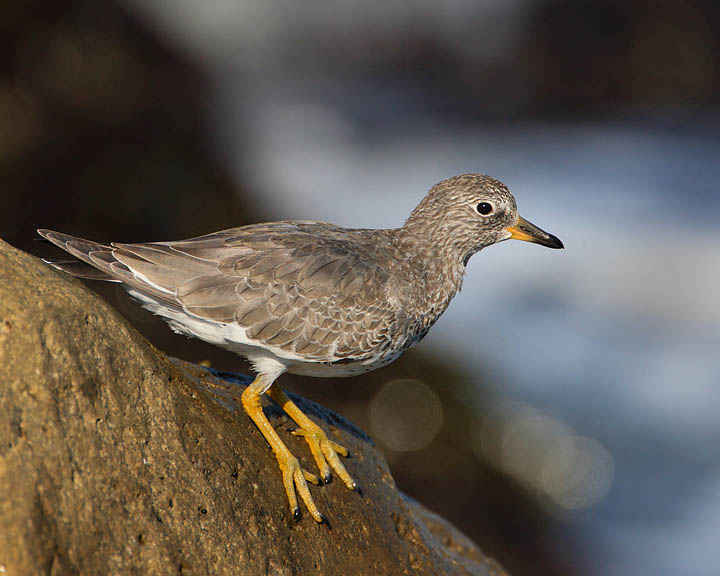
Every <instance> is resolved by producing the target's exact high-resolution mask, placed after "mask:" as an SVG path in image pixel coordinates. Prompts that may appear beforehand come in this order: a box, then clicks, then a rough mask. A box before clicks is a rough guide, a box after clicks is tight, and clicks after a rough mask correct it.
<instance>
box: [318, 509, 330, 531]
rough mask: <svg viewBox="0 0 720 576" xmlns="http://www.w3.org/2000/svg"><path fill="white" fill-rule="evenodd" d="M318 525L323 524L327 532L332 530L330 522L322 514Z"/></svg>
mask: <svg viewBox="0 0 720 576" xmlns="http://www.w3.org/2000/svg"><path fill="white" fill-rule="evenodd" d="M320 524H325V525H326V526H327V527H328V530H332V526H330V520H328V519H327V517H326V516H325V515H324V514H323V513H322V512H321V513H320Z"/></svg>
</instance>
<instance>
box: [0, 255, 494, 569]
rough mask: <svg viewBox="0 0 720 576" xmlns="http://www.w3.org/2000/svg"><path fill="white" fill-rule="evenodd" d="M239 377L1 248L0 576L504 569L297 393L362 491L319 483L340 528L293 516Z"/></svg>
mask: <svg viewBox="0 0 720 576" xmlns="http://www.w3.org/2000/svg"><path fill="white" fill-rule="evenodd" d="M247 381H248V379H247V378H246V377H244V376H232V375H227V374H222V373H218V372H214V371H212V370H208V369H205V368H202V367H200V366H196V365H193V364H188V363H186V362H182V361H179V360H171V359H168V358H167V357H165V356H164V355H163V354H161V353H160V352H159V351H158V350H156V349H155V348H154V347H153V346H152V345H151V344H149V343H148V342H147V341H146V340H145V339H144V338H143V337H142V336H140V335H139V334H138V333H137V332H136V331H135V330H134V329H133V328H132V327H131V326H130V325H129V324H128V323H127V322H126V321H125V320H123V319H122V318H121V317H120V316H119V315H118V314H117V313H116V312H115V311H114V310H113V309H112V308H111V307H110V306H109V305H108V304H106V303H105V302H104V301H103V300H102V299H101V298H99V297H98V296H96V295H94V294H93V293H92V292H90V291H89V290H87V289H86V288H85V287H84V286H83V285H82V284H81V283H80V282H78V281H75V280H72V279H69V278H66V277H64V276H62V275H61V274H60V273H58V272H55V271H54V270H52V269H50V268H49V267H48V266H46V265H45V264H43V263H42V262H41V261H40V260H38V259H36V258H34V257H32V256H29V255H27V254H24V253H22V252H20V251H17V250H15V249H13V248H11V247H10V246H8V245H7V244H5V243H3V242H2V241H0V518H1V519H2V523H1V529H0V570H4V571H5V573H7V574H23V575H25V574H40V573H43V574H53V575H56V574H131V573H141V574H171V573H178V574H179V573H182V574H282V575H284V574H288V575H290V574H301V575H304V574H484V575H502V574H505V572H504V571H503V570H502V569H501V568H500V567H499V566H497V565H496V564H495V563H494V562H493V561H492V560H490V559H488V558H487V557H486V556H484V555H483V553H482V552H481V551H480V550H479V549H478V548H477V547H476V546H475V545H474V544H473V543H472V542H471V541H470V540H468V539H467V538H466V537H465V536H464V535H463V534H461V533H460V532H458V531H457V530H456V529H455V528H454V527H453V526H451V525H450V524H448V523H447V522H446V521H444V520H443V519H441V518H440V517H438V516H436V515H435V514H433V513H432V512H430V511H428V510H427V509H425V508H424V507H423V506H421V505H420V504H418V503H416V502H413V501H411V500H409V499H408V498H406V497H404V496H403V495H402V494H401V493H400V492H398V490H397V488H396V486H395V483H394V481H393V479H392V476H391V475H390V472H389V470H388V467H387V464H386V463H385V460H384V459H383V457H382V456H381V455H380V453H379V452H377V451H376V450H375V448H374V447H373V445H372V443H371V442H370V441H369V439H368V438H367V437H366V436H365V435H364V434H363V433H362V432H360V431H359V430H358V429H356V428H355V427H354V426H353V425H352V424H350V423H349V422H347V421H346V420H344V419H343V418H342V417H340V416H338V415H337V414H334V413H332V412H330V411H328V410H326V409H324V408H322V407H321V406H319V405H317V404H314V403H312V402H309V401H307V400H300V399H298V401H299V402H302V406H303V407H304V408H305V409H306V410H307V411H308V413H309V414H310V415H311V416H313V417H314V419H315V420H317V421H319V422H320V423H321V424H322V425H323V426H324V427H325V428H326V429H330V431H331V434H332V435H335V436H337V437H338V438H339V441H341V442H342V443H343V444H344V445H345V446H347V448H348V449H349V450H350V451H351V454H352V458H351V459H350V460H348V461H347V463H348V469H349V471H350V473H351V474H353V476H354V477H355V479H356V480H358V482H359V483H360V484H361V486H362V488H363V490H364V496H363V497H360V496H358V495H357V494H354V493H352V492H349V491H348V490H347V489H346V488H345V487H344V486H343V485H342V484H341V483H339V482H334V483H332V484H330V485H328V486H323V487H311V489H312V491H313V495H314V497H315V499H316V502H317V503H318V505H319V506H320V508H321V510H323V511H324V512H325V514H326V515H327V516H328V518H329V520H330V522H331V524H332V528H328V527H327V526H323V525H317V524H316V523H315V522H313V521H312V519H311V518H310V517H309V515H308V514H307V513H305V515H304V517H303V519H302V520H301V521H300V522H299V523H294V522H292V520H290V514H289V511H288V508H287V500H286V497H285V493H284V490H283V488H282V483H281V480H280V475H279V473H278V469H277V464H276V461H275V458H274V456H273V455H272V453H271V451H270V449H269V447H268V446H267V444H266V442H265V440H264V439H263V437H262V436H261V435H260V433H259V432H258V431H257V430H256V429H255V427H254V426H253V424H252V423H251V421H250V420H249V418H247V417H246V416H245V415H244V413H243V412H242V411H241V410H240V409H239V403H238V397H239V394H240V393H241V392H242V388H243V386H244V385H245V384H246V383H247ZM267 411H268V415H269V417H270V419H271V421H272V422H273V424H274V425H276V426H277V427H279V429H280V431H281V434H282V435H283V437H284V438H285V440H286V441H287V443H288V444H289V445H290V447H291V448H292V449H294V451H295V452H296V454H298V456H299V457H300V459H301V460H304V461H305V462H306V464H307V465H308V466H311V464H312V462H311V458H310V455H309V453H308V450H307V448H306V445H305V444H304V441H303V440H302V439H301V438H294V437H292V436H290V435H289V434H285V433H284V432H283V430H284V429H285V428H288V427H289V424H290V423H289V421H288V420H287V419H286V418H285V417H284V416H283V415H282V413H281V411H279V410H278V409H277V408H276V407H274V406H270V405H268V407H267ZM311 469H312V468H311Z"/></svg>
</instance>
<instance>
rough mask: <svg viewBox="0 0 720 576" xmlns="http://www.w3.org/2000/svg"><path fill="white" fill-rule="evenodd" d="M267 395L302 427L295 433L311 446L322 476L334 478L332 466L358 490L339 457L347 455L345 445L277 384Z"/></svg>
mask: <svg viewBox="0 0 720 576" xmlns="http://www.w3.org/2000/svg"><path fill="white" fill-rule="evenodd" d="M267 395H268V396H270V398H272V399H273V400H275V402H277V403H278V404H279V405H280V407H281V408H282V409H283V410H284V411H285V412H286V413H287V415H288V416H290V418H292V419H293V420H294V421H295V423H296V424H297V425H298V426H299V427H300V429H299V430H295V431H294V432H293V434H295V435H296V436H302V437H304V438H305V441H306V442H307V443H308V445H309V446H310V451H311V452H312V455H313V457H314V458H315V462H316V463H317V465H318V468H319V469H320V476H321V477H322V478H323V480H324V481H325V482H326V483H327V482H330V480H332V474H331V473H330V468H332V469H333V470H334V471H335V473H336V474H337V475H338V476H339V477H340V479H341V480H342V481H343V482H344V483H345V486H347V487H348V488H349V489H350V490H358V485H357V483H356V482H355V480H353V479H352V477H351V476H350V474H348V471H347V470H346V469H345V466H343V463H342V462H341V461H340V458H338V454H340V455H341V456H347V455H348V451H347V449H345V447H344V446H341V445H340V444H337V443H336V442H333V441H332V440H330V439H329V438H328V437H327V434H325V432H324V431H323V429H322V428H320V426H318V425H317V424H315V422H313V421H312V420H310V418H308V417H307V416H305V414H303V412H302V410H300V408H298V407H297V404H295V402H293V401H292V400H290V398H288V397H287V395H286V394H285V392H283V391H282V389H281V388H280V387H279V386H278V385H277V384H272V386H270V388H269V389H268V391H267Z"/></svg>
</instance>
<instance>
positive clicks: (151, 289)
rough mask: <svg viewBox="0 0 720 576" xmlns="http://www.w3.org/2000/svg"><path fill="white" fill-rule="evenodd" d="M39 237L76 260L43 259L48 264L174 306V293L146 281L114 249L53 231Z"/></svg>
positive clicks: (71, 273)
mask: <svg viewBox="0 0 720 576" xmlns="http://www.w3.org/2000/svg"><path fill="white" fill-rule="evenodd" d="M37 232H38V234H40V236H42V237H43V238H45V239H46V240H49V241H50V242H52V243H53V244H55V245H56V246H58V247H59V248H62V249H63V250H65V251H66V252H68V253H70V254H72V255H73V256H75V258H77V260H57V261H53V260H46V262H47V263H48V264H50V265H51V266H53V267H54V268H56V269H58V270H62V271H63V272H66V273H68V274H70V275H72V276H76V277H78V278H89V279H92V280H105V281H109V282H122V283H124V284H126V285H127V287H128V289H130V288H133V289H135V290H136V291H140V292H143V293H145V294H147V295H149V296H152V297H155V298H157V299H159V300H164V301H167V302H170V303H171V304H173V305H177V301H176V299H175V297H174V295H173V293H172V292H171V291H169V290H167V289H164V288H161V287H159V286H156V285H154V284H153V283H151V282H147V281H146V280H145V278H144V277H143V276H142V275H138V274H137V273H135V272H134V271H133V270H131V269H130V268H129V267H128V266H126V265H125V264H124V263H122V262H120V261H119V260H118V259H117V258H116V257H115V254H114V253H115V251H116V248H114V247H112V246H109V245H107V244H100V243H98V242H93V241H91V240H85V239H84V238H77V237H76V236H70V235H69V234H63V233H62V232H55V231H54V230H45V229H40V230H38V231H37Z"/></svg>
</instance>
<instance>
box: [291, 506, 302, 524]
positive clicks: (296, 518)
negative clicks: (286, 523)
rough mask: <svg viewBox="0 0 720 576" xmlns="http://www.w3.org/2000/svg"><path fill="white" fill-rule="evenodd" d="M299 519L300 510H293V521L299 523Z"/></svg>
mask: <svg viewBox="0 0 720 576" xmlns="http://www.w3.org/2000/svg"><path fill="white" fill-rule="evenodd" d="M300 518H302V514H301V513H300V508H295V510H293V520H295V522H300Z"/></svg>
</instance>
